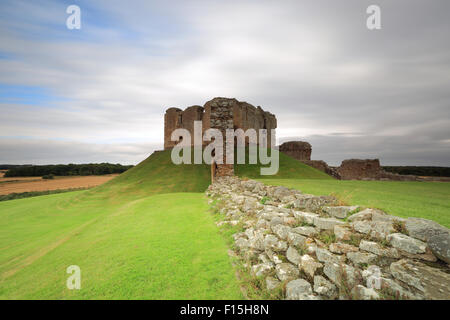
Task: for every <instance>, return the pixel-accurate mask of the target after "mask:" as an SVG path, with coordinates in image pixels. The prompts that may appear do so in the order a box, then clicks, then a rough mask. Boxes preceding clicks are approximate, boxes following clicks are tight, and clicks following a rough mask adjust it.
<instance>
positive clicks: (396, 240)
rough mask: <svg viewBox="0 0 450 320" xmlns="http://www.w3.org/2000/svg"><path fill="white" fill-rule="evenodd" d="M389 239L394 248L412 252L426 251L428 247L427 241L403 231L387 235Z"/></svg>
mask: <svg viewBox="0 0 450 320" xmlns="http://www.w3.org/2000/svg"><path fill="white" fill-rule="evenodd" d="M387 240H388V241H389V243H390V244H391V245H392V246H393V247H394V248H397V249H399V250H403V251H406V252H409V253H412V254H418V253H425V251H426V249H427V245H426V243H425V242H422V241H420V240H417V239H414V238H411V237H408V236H407V235H405V234H403V233H393V234H391V235H389V236H388V237H387Z"/></svg>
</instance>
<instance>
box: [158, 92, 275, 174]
mask: <svg viewBox="0 0 450 320" xmlns="http://www.w3.org/2000/svg"><path fill="white" fill-rule="evenodd" d="M194 121H202V135H203V133H204V132H205V131H206V130H208V129H209V128H215V129H219V130H221V131H222V134H223V137H225V131H226V129H235V130H236V129H242V130H244V131H246V130H247V129H255V130H256V132H257V133H258V131H259V129H267V130H268V132H270V131H269V130H271V129H275V128H276V127H277V119H276V118H275V116H274V115H273V114H272V113H270V112H267V111H264V110H263V109H262V108H261V107H259V106H258V107H254V106H252V105H251V104H249V103H247V102H240V101H238V100H236V99H229V98H220V97H218V98H214V99H212V100H210V101H208V102H206V103H205V105H204V106H203V107H201V106H191V107H188V108H186V109H185V110H181V109H178V108H169V109H167V110H166V113H165V115H164V149H170V148H173V147H174V146H175V145H177V144H178V142H179V141H171V135H172V132H173V131H174V130H175V129H179V128H182V129H186V130H188V131H189V132H190V133H191V136H193V135H194ZM267 138H268V141H267V145H268V146H270V143H271V141H270V134H268V136H267ZM191 144H192V145H193V141H192V143H191ZM202 144H203V145H205V144H207V142H204V141H202ZM223 155H224V157H225V155H226V154H225V150H224V152H223ZM224 163H225V161H224ZM211 170H212V177H213V178H214V177H215V176H217V177H219V176H229V175H233V173H234V170H233V165H227V164H221V165H213V166H212V168H211Z"/></svg>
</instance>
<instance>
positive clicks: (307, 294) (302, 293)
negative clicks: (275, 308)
mask: <svg viewBox="0 0 450 320" xmlns="http://www.w3.org/2000/svg"><path fill="white" fill-rule="evenodd" d="M286 299H287V300H317V299H318V298H316V297H315V296H314V295H313V294H312V289H311V284H310V283H309V282H308V281H306V280H304V279H296V280H292V281H290V282H289V283H288V284H287V285H286Z"/></svg>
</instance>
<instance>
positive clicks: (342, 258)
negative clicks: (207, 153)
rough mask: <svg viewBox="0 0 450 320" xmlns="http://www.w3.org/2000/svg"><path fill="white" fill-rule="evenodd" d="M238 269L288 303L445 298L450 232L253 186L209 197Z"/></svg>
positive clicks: (449, 292)
mask: <svg viewBox="0 0 450 320" xmlns="http://www.w3.org/2000/svg"><path fill="white" fill-rule="evenodd" d="M206 194H207V196H208V197H210V198H211V200H210V201H209V203H210V204H211V205H212V206H213V207H214V208H215V212H217V214H220V215H221V217H222V218H223V219H221V221H220V222H218V223H217V225H218V226H220V227H225V226H229V227H232V228H236V229H238V228H242V230H240V232H236V233H235V234H234V235H233V239H234V250H235V252H236V255H237V257H239V259H241V261H242V264H243V265H244V266H247V267H248V271H249V272H250V273H251V274H252V275H253V276H254V277H257V278H262V280H265V281H264V283H265V285H266V288H264V289H263V290H267V291H268V292H272V291H275V290H282V292H283V297H284V298H285V299H287V300H329V299H369V300H372V299H450V267H449V263H450V230H449V229H447V228H445V227H443V226H441V225H439V224H437V223H436V222H433V221H430V220H425V219H419V218H408V219H403V218H399V217H395V216H391V215H388V214H386V213H384V212H382V211H381V210H378V209H371V208H367V209H365V208H361V207H359V206H337V204H338V201H337V199H335V198H333V197H330V196H313V195H308V194H303V193H302V192H300V191H298V190H291V189H288V188H285V187H274V186H266V185H264V184H262V183H260V182H257V181H253V180H241V179H239V178H237V177H234V176H230V177H221V178H218V179H216V180H215V182H214V183H213V184H212V185H211V186H210V187H209V188H208V190H207V191H206Z"/></svg>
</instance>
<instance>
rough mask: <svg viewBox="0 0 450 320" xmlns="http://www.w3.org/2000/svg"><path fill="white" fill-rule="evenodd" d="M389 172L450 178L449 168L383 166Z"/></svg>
mask: <svg viewBox="0 0 450 320" xmlns="http://www.w3.org/2000/svg"><path fill="white" fill-rule="evenodd" d="M383 169H384V170H385V171H388V172H392V173H398V174H407V175H415V176H429V177H450V168H449V167H415V166H383Z"/></svg>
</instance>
